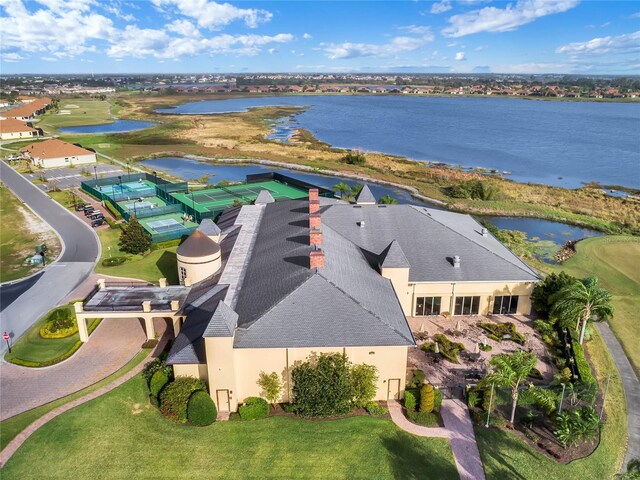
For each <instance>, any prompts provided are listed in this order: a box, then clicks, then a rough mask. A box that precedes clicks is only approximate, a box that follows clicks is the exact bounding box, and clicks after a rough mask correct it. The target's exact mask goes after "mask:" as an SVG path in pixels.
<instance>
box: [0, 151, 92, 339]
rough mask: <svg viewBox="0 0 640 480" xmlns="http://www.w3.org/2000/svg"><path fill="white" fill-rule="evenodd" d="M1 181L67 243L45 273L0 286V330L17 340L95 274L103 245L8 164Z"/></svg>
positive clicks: (0, 165) (0, 168) (2, 166)
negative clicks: (95, 267) (94, 269)
mask: <svg viewBox="0 0 640 480" xmlns="http://www.w3.org/2000/svg"><path fill="white" fill-rule="evenodd" d="M0 178H1V179H2V182H3V183H4V184H5V185H6V186H7V187H9V189H10V190H11V191H12V192H13V193H14V194H15V195H16V196H17V197H18V198H20V200H22V201H23V202H24V203H26V204H27V205H28V206H29V208H31V210H33V211H34V212H35V213H36V214H37V215H39V216H40V217H41V218H42V219H43V220H44V221H46V222H47V223H48V224H49V225H50V226H51V228H53V229H54V230H55V231H56V232H57V233H58V236H59V237H60V238H61V239H62V244H63V252H62V255H61V256H60V257H59V258H58V260H57V261H56V262H55V263H53V264H51V265H49V266H48V267H47V268H46V269H45V270H44V272H43V273H42V274H40V275H37V276H35V277H31V278H28V279H26V280H22V281H18V282H14V283H12V284H10V285H3V286H0V301H2V304H1V305H0V311H1V312H2V315H0V330H1V331H2V332H5V331H6V332H8V333H9V335H10V336H11V338H12V341H15V340H16V339H17V338H19V337H20V336H21V335H22V334H23V333H24V332H25V331H26V330H27V329H28V328H29V327H30V326H31V325H32V324H33V323H34V322H35V321H37V320H38V319H39V318H41V317H42V315H44V314H45V313H47V312H48V311H49V310H50V309H51V308H52V307H54V306H56V305H58V303H59V302H60V301H61V300H62V299H63V298H65V297H66V296H67V295H68V294H69V293H71V292H72V291H73V290H74V289H75V288H76V287H77V286H78V285H79V284H80V283H82V282H83V281H84V279H85V278H87V277H88V276H89V275H90V274H91V272H92V271H93V267H94V265H95V262H96V261H97V259H98V256H99V254H100V243H99V241H98V238H97V237H96V235H95V233H94V232H93V230H92V229H91V227H89V226H88V225H87V224H85V223H84V222H83V221H82V220H80V219H79V218H77V217H76V216H75V215H73V214H72V213H71V212H69V211H68V210H66V209H65V208H64V207H62V206H61V205H60V204H59V203H58V202H56V201H55V200H53V199H52V198H51V197H49V196H48V195H47V194H45V193H43V192H42V191H41V190H40V189H39V188H37V187H36V186H35V185H33V184H32V183H31V182H29V181H28V180H27V179H25V178H24V177H22V176H21V175H20V174H18V173H17V172H15V171H14V170H13V169H12V168H11V167H9V166H8V165H7V164H6V163H4V162H0ZM5 300H6V301H7V303H5ZM6 348H7V346H6V343H4V342H3V343H1V344H0V351H4V350H6Z"/></svg>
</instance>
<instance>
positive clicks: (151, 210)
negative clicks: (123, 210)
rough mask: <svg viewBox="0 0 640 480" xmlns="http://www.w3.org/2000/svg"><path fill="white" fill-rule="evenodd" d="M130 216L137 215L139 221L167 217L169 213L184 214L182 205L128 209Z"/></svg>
mask: <svg viewBox="0 0 640 480" xmlns="http://www.w3.org/2000/svg"><path fill="white" fill-rule="evenodd" d="M127 210H128V212H129V214H130V215H131V214H133V215H135V217H136V218H137V219H141V218H149V217H157V216H159V215H166V214H168V213H182V208H181V207H180V205H164V206H162V207H142V208H128V209H127Z"/></svg>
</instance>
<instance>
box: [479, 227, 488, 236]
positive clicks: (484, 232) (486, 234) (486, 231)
mask: <svg viewBox="0 0 640 480" xmlns="http://www.w3.org/2000/svg"><path fill="white" fill-rule="evenodd" d="M480 233H481V234H482V236H483V237H488V236H489V230H487V229H486V228H483V229H482V230H481V231H480Z"/></svg>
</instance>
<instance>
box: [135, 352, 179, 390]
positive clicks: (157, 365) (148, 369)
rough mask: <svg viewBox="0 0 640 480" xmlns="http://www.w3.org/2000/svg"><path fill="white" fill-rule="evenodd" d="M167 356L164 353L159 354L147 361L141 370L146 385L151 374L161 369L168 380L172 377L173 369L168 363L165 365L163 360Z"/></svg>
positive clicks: (149, 380)
mask: <svg viewBox="0 0 640 480" xmlns="http://www.w3.org/2000/svg"><path fill="white" fill-rule="evenodd" d="M166 358H167V355H166V354H163V355H161V356H159V357H158V358H156V359H154V360H153V361H152V362H149V363H148V364H147V365H146V366H145V367H144V369H143V370H142V376H143V377H144V379H145V380H146V381H147V385H149V384H150V382H151V379H152V378H153V375H154V374H155V373H156V372H157V371H158V370H162V371H163V372H164V373H165V375H166V376H167V378H168V379H169V380H171V379H173V369H172V368H171V366H170V365H167V364H166V363H165V362H164V361H165V359H166Z"/></svg>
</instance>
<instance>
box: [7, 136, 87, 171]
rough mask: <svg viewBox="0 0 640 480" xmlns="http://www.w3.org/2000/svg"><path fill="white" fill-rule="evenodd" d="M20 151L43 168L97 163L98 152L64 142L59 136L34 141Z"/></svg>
mask: <svg viewBox="0 0 640 480" xmlns="http://www.w3.org/2000/svg"><path fill="white" fill-rule="evenodd" d="M20 152H21V153H22V154H23V155H24V156H25V157H26V158H28V159H29V160H31V162H32V163H33V164H34V165H36V166H38V167H43V168H52V167H70V166H74V165H84V164H87V163H96V154H95V152H92V151H91V150H87V149H85V148H82V147H79V146H77V145H73V144H71V143H67V142H63V141H62V140H58V139H57V138H52V139H50V140H45V141H44V142H38V143H32V144H31V145H29V146H26V147H24V148H21V149H20Z"/></svg>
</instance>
